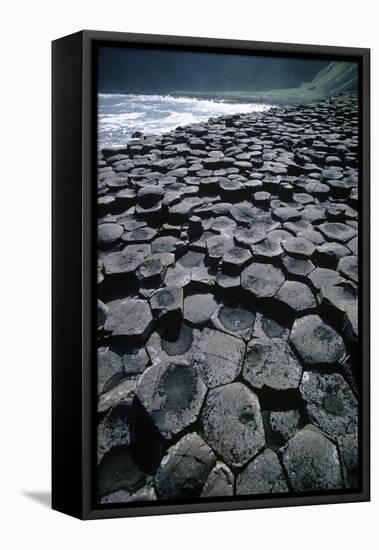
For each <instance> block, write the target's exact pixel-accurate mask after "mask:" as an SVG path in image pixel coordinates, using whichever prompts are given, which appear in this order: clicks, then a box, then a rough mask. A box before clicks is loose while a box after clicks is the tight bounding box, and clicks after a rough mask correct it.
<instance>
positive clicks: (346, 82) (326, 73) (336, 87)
mask: <svg viewBox="0 0 379 550" xmlns="http://www.w3.org/2000/svg"><path fill="white" fill-rule="evenodd" d="M357 84H358V66H357V64H356V63H349V62H340V61H333V62H331V63H329V65H327V66H326V67H325V68H324V69H322V70H321V71H320V72H319V73H317V75H316V76H315V77H314V79H313V80H312V81H311V82H304V83H303V84H301V85H300V86H298V87H297V88H287V89H282V90H270V91H263V92H254V91H251V92H238V91H236V92H235V91H233V92H185V91H175V92H172V95H174V96H187V97H197V98H204V99H224V100H229V101H248V102H254V103H275V104H297V103H313V102H315V101H321V100H322V99H326V98H328V97H331V96H335V95H338V94H341V93H344V92H356V91H357Z"/></svg>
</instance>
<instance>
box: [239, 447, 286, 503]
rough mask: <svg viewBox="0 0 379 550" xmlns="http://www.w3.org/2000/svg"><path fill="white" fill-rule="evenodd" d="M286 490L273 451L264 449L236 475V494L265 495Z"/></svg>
mask: <svg viewBox="0 0 379 550" xmlns="http://www.w3.org/2000/svg"><path fill="white" fill-rule="evenodd" d="M287 491H288V486H287V482H286V480H285V477H284V474H283V471H282V467H281V466H280V462H279V459H278V457H277V456H276V454H275V453H274V451H272V450H271V449H266V450H265V451H263V453H261V454H260V455H258V456H257V458H255V459H254V460H252V461H251V462H250V463H249V464H248V466H247V467H246V468H245V469H244V470H243V471H242V472H241V473H240V474H239V475H238V477H237V483H236V493H237V495H265V494H270V493H286V492H287Z"/></svg>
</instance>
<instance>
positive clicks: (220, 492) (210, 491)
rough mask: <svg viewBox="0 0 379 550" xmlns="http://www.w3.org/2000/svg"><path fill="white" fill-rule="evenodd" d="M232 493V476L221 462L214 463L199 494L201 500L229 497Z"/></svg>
mask: <svg viewBox="0 0 379 550" xmlns="http://www.w3.org/2000/svg"><path fill="white" fill-rule="evenodd" d="M233 493H234V475H233V474H232V472H231V471H230V470H229V468H228V467H227V466H226V464H223V463H222V462H218V463H216V466H215V467H214V468H213V470H212V471H211V473H210V474H209V476H208V478H207V481H206V482H205V485H204V487H203V490H202V492H201V495H200V496H201V497H202V498H209V497H229V496H232V495H233Z"/></svg>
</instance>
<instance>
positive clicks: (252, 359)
mask: <svg viewBox="0 0 379 550" xmlns="http://www.w3.org/2000/svg"><path fill="white" fill-rule="evenodd" d="M302 372H303V369H302V367H301V365H300V363H299V361H298V360H297V358H296V357H295V355H294V353H293V352H292V350H291V348H290V347H289V345H288V344H287V343H286V342H285V341H283V340H281V339H280V338H271V339H270V338H256V339H255V338H253V339H252V340H250V342H249V344H248V346H247V351H246V356H245V361H244V365H243V371H242V375H243V377H244V379H245V380H246V381H247V382H248V383H249V384H251V385H252V386H253V387H254V388H258V389H262V388H263V387H267V388H271V389H274V390H289V389H294V388H297V387H298V385H299V382H300V379H301V375H302Z"/></svg>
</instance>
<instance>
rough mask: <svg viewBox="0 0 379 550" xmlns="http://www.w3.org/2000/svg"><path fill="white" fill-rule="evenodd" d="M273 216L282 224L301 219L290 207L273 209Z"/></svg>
mask: <svg viewBox="0 0 379 550" xmlns="http://www.w3.org/2000/svg"><path fill="white" fill-rule="evenodd" d="M273 215H274V216H275V217H276V218H278V219H279V220H280V221H281V222H283V223H284V222H291V221H293V222H295V221H297V220H300V218H301V215H300V214H299V212H298V211H297V210H296V209H295V208H291V207H290V206H280V207H279V208H275V210H274V212H273Z"/></svg>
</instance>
